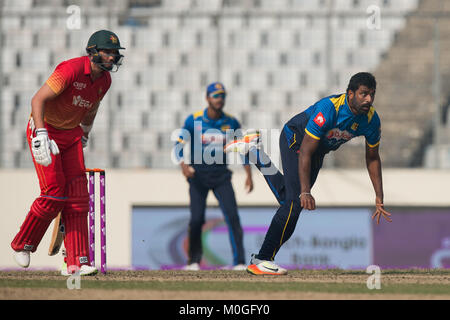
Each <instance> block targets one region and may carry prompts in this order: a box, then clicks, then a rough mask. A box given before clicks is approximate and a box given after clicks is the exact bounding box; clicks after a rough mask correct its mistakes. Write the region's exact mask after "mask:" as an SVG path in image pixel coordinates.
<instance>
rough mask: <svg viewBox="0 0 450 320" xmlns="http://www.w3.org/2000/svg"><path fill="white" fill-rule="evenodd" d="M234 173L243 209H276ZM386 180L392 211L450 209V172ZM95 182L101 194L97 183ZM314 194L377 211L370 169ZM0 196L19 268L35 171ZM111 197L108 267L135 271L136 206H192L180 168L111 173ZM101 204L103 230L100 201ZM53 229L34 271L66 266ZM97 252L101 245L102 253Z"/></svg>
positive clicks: (0, 226) (335, 179) (4, 252)
mask: <svg viewBox="0 0 450 320" xmlns="http://www.w3.org/2000/svg"><path fill="white" fill-rule="evenodd" d="M233 171H234V176H233V185H234V187H235V192H236V196H237V201H238V204H239V205H240V206H242V207H244V206H245V207H260V206H263V207H275V206H276V201H275V198H274V196H273V195H272V194H271V192H270V190H269V188H268V187H267V186H266V183H265V181H264V179H263V178H262V176H261V175H260V174H259V172H257V171H256V170H255V169H254V170H253V177H254V184H255V189H254V191H253V192H252V193H251V194H246V193H245V191H244V181H245V173H244V172H243V170H241V169H237V168H236V169H233ZM383 179H384V192H385V204H386V207H387V209H389V208H395V207H403V208H417V207H420V208H444V209H445V210H446V211H448V209H449V208H450V197H449V196H448V190H450V171H449V170H431V169H429V170H424V169H413V170H411V169H387V170H384V172H383ZM96 183H97V185H96V191H97V196H98V190H99V187H98V181H97V182H96ZM313 192H314V196H315V198H316V202H317V205H318V207H319V208H321V207H365V208H369V209H370V210H372V208H373V202H374V194H373V189H372V186H371V183H370V179H369V177H368V174H367V171H366V170H359V169H358V170H326V169H324V170H323V171H322V172H321V174H320V176H319V178H318V180H317V183H316V185H315V187H314V189H313ZM0 194H1V202H0V208H1V209H0V216H1V223H0V230H1V232H0V257H1V259H0V269H10V268H17V266H16V265H15V263H14V261H13V257H12V250H11V248H10V242H11V240H12V238H13V237H14V235H15V233H16V232H17V230H18V228H19V227H20V224H21V223H22V221H23V219H24V218H25V215H26V214H27V212H28V209H29V207H30V205H31V203H32V201H33V200H34V198H35V197H36V196H37V195H38V194H39V187H38V181H37V177H36V175H35V172H34V170H32V169H19V170H0ZM106 198H107V200H106V203H107V209H106V213H107V219H106V220H107V221H106V223H107V255H108V266H109V267H111V268H130V267H131V265H132V263H131V260H132V252H131V250H132V244H131V241H132V217H131V213H132V209H133V206H141V207H153V206H156V207H167V206H169V207H182V208H187V206H188V203H189V198H188V184H187V183H186V181H185V179H184V178H183V176H182V174H181V172H179V171H178V170H138V169H136V170H117V169H116V170H113V169H111V170H107V175H106ZM208 204H209V205H210V206H217V201H216V199H215V198H214V196H212V195H211V194H210V195H209V197H208ZM96 206H97V210H96V212H97V226H98V225H99V218H98V213H99V201H98V200H97V201H96ZM394 219H395V217H394ZM342 223H343V224H345V223H346V222H345V221H343V222H342ZM51 230H52V226H50V228H49V230H48V231H47V233H46V235H45V236H44V238H43V240H42V242H41V244H40V246H39V249H38V251H37V252H36V253H35V254H33V255H32V260H31V267H32V268H35V269H57V268H59V267H60V266H61V263H62V258H61V256H60V255H57V256H54V257H49V256H48V255H47V251H48V244H49V242H50V235H51ZM97 230H98V229H97ZM96 239H97V241H99V239H100V236H99V232H97V237H96ZM98 248H99V243H98V242H97V251H98ZM98 257H99V256H97V260H99V258H98Z"/></svg>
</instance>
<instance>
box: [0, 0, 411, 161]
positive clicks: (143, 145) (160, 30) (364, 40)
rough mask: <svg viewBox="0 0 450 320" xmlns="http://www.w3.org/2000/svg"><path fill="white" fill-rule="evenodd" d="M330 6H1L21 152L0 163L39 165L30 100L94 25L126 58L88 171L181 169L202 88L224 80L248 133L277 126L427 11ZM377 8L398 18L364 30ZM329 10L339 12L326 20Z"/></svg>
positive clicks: (7, 99)
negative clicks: (182, 132) (74, 14)
mask: <svg viewBox="0 0 450 320" xmlns="http://www.w3.org/2000/svg"><path fill="white" fill-rule="evenodd" d="M330 3H331V2H329V1H326V0H316V1H309V0H277V1H270V0H260V1H233V0H224V1H222V0H161V1H153V0H152V1H146V0H140V1H103V0H102V1H85V0H78V1H70V2H69V1H64V0H34V1H32V0H21V1H15V0H5V1H4V6H3V11H2V12H3V13H2V14H3V16H2V17H1V19H0V23H1V31H2V48H1V50H2V53H1V61H0V63H1V69H0V70H1V72H2V75H3V77H4V79H5V81H4V83H3V86H2V92H1V115H2V119H1V121H2V122H1V123H2V126H1V128H0V129H1V130H3V132H8V134H11V136H12V137H13V138H12V139H14V141H15V142H14V145H15V146H14V148H13V147H11V146H6V145H5V146H2V148H4V149H6V148H13V149H8V150H11V151H13V153H12V154H11V155H8V156H4V158H3V160H2V163H1V165H3V166H5V167H30V166H32V164H30V161H29V160H30V159H29V151H28V147H27V145H26V144H24V143H23V142H21V139H22V138H23V132H24V128H25V125H26V121H27V118H28V116H29V111H30V99H31V97H32V95H33V93H34V92H35V91H36V90H37V89H38V88H39V87H40V86H41V85H42V84H43V83H44V81H45V80H46V79H47V77H48V76H49V75H50V74H51V72H52V71H53V70H54V68H55V67H56V65H57V64H58V63H59V62H61V61H63V60H67V59H70V58H73V57H76V56H79V55H82V54H84V53H85V51H84V48H85V45H86V43H87V40H88V37H89V35H90V34H91V33H92V32H94V31H95V30H97V29H110V30H113V31H114V32H116V33H117V35H118V36H119V38H120V40H121V44H122V45H123V46H124V47H126V50H124V52H123V53H124V55H125V59H124V62H123V66H122V67H121V68H120V70H119V72H117V73H114V74H112V79H113V84H112V87H111V89H110V92H109V93H108V94H107V96H106V97H105V99H104V100H103V102H102V106H101V111H99V114H98V117H97V119H96V121H95V126H94V130H93V132H92V140H91V141H92V145H91V146H89V148H88V152H86V161H87V164H88V166H89V165H91V166H113V167H114V166H117V167H120V168H126V167H152V168H174V167H175V166H176V165H175V164H173V163H172V161H171V158H170V149H171V147H172V145H173V141H171V140H170V135H171V132H173V130H175V129H177V128H179V127H180V126H182V124H183V121H184V119H185V118H186V117H187V116H188V115H189V113H191V112H194V111H196V110H200V109H203V108H204V107H206V102H205V96H204V94H205V92H204V91H205V87H206V85H207V84H208V83H210V82H212V81H216V80H220V81H223V82H224V84H225V86H226V87H227V89H228V90H229V95H228V98H227V104H226V111H227V112H229V113H230V114H233V115H235V116H237V117H238V118H239V120H241V122H242V124H243V126H253V127H257V126H260V127H263V128H277V129H279V128H280V127H281V126H282V124H283V123H284V121H286V120H288V119H289V117H291V116H293V115H294V114H296V113H298V112H300V111H302V110H304V109H305V108H306V107H308V106H309V105H311V104H312V103H314V102H315V101H316V100H317V99H318V98H320V97H321V96H323V95H324V94H331V93H337V92H340V91H343V90H345V87H346V84H347V81H348V78H349V76H350V75H351V74H352V73H354V72H357V71H361V70H369V71H375V70H377V67H378V66H379V65H380V62H382V59H383V55H385V54H386V52H388V51H389V49H390V48H391V47H392V46H393V45H394V42H395V35H396V32H397V31H398V30H400V29H402V28H403V27H404V26H405V24H406V18H405V15H406V14H407V13H408V12H411V11H412V10H415V9H416V8H417V6H418V5H419V2H418V1H417V0H402V1H398V0H396V1H395V5H394V1H393V0H390V1H389V0H384V1H382V0H378V1H366V0H360V1H353V0H335V1H334V6H333V7H329V4H330ZM373 4H375V5H378V6H380V7H381V8H382V9H383V10H387V11H389V12H397V15H393V16H392V17H387V18H386V19H383V20H382V26H383V27H382V29H381V30H376V31H371V30H368V29H367V25H366V19H365V18H363V19H362V18H360V17H358V16H357V15H356V13H358V14H360V13H362V14H366V8H367V7H368V6H370V5H373ZM68 5H78V6H80V8H82V9H83V10H82V11H81V29H79V30H77V29H68V28H67V25H66V22H67V17H69V14H68V13H67V12H66V9H67V6H68ZM129 6H136V7H139V10H138V11H136V12H139V15H137V16H136V17H133V19H131V17H130V19H127V15H128V14H129V13H130V12H132V10H130V7H129ZM85 8H89V9H92V10H91V11H92V14H91V13H90V12H89V11H90V10H84V9H85ZM324 9H325V10H324ZM327 10H330V12H334V13H339V15H337V16H332V18H331V19H329V20H327V19H326V16H325V15H324V12H327ZM133 12H134V11H133ZM399 12H400V13H401V14H400V13H399ZM35 13H36V14H35ZM37 13H38V14H37ZM260 13H261V14H260ZM217 14H218V15H217ZM346 14H347V15H346ZM127 21H128V22H127ZM130 21H134V22H133V23H131V22H130ZM17 96H20V99H18V98H17ZM240 118H242V119H240ZM9 132H11V133H9ZM121 151H123V152H121ZM338 163H339V162H338ZM343 163H344V161H342V162H341V163H340V165H343Z"/></svg>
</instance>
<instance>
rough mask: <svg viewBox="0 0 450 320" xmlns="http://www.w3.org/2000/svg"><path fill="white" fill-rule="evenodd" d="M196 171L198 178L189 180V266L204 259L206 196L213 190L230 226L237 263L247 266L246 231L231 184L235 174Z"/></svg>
mask: <svg viewBox="0 0 450 320" xmlns="http://www.w3.org/2000/svg"><path fill="white" fill-rule="evenodd" d="M195 169H196V172H195V176H194V177H193V178H189V179H188V182H189V195H190V212H191V218H190V222H189V231H188V233H189V252H188V254H189V261H188V263H189V264H191V263H200V260H201V258H202V254H203V250H202V226H203V224H204V223H205V210H206V197H207V196H208V192H209V190H212V191H213V193H214V195H215V197H216V198H217V201H218V202H219V206H220V208H221V210H222V213H223V216H224V218H225V222H226V224H227V226H228V231H229V239H230V244H231V249H232V252H233V264H234V265H236V264H245V257H244V245H243V231H242V227H241V222H240V219H239V215H238V209H237V203H236V198H235V195H234V190H233V186H232V184H231V174H232V173H231V171H229V170H228V169H227V170H220V171H217V170H204V171H203V170H199V169H198V168H195Z"/></svg>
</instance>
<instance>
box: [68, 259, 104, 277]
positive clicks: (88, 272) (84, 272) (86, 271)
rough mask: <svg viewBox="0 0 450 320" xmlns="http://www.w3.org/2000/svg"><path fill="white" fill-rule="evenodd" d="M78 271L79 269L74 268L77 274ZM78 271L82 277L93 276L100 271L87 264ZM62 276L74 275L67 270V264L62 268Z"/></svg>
mask: <svg viewBox="0 0 450 320" xmlns="http://www.w3.org/2000/svg"><path fill="white" fill-rule="evenodd" d="M77 269H78V268H74V271H75V272H76V271H77ZM78 271H79V272H80V276H93V275H96V274H97V273H98V270H97V268H96V267H91V266H88V265H87V264H83V265H82V266H81V268H79V269H78ZM61 275H62V276H66V277H68V276H70V275H72V273H69V271H68V270H67V264H66V263H65V262H64V264H63V266H62V268H61Z"/></svg>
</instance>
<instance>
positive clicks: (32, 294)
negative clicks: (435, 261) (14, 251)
mask: <svg viewBox="0 0 450 320" xmlns="http://www.w3.org/2000/svg"><path fill="white" fill-rule="evenodd" d="M368 276H369V275H368V274H365V273H363V272H360V273H356V272H355V273H352V272H345V271H335V272H333V271H331V272H330V271H320V270H315V271H293V272H290V273H289V274H288V275H286V276H277V277H273V276H262V277H261V276H252V275H250V274H248V273H246V272H245V271H239V272H238V271H234V272H233V271H221V270H215V271H199V272H190V271H180V270H171V271H159V270H154V271H113V272H110V273H108V274H106V275H102V274H99V275H96V276H92V277H88V278H86V280H91V281H98V282H102V281H108V282H114V281H117V282H121V281H125V282H128V281H129V282H131V281H134V282H141V281H142V282H145V281H156V282H158V283H159V282H160V283H164V282H169V281H170V282H180V283H182V282H187V281H189V282H196V281H198V282H227V281H233V282H236V281H239V282H242V283H243V285H245V283H246V282H248V283H254V282H261V283H298V285H299V286H301V285H302V283H303V284H308V283H339V284H345V283H352V284H365V283H366V281H367V278H368ZM66 279H67V278H66V277H63V276H60V275H59V274H58V272H43V271H42V272H40V271H34V272H27V271H21V272H15V271H11V272H5V271H4V272H0V280H1V281H3V283H6V285H5V284H3V285H2V286H0V299H1V300H9V299H18V300H27V299H29V300H46V299H50V300H61V299H75V300H79V299H80V300H105V299H108V300H109V299H112V300H129V299H132V300H141V299H145V300H155V299H157V300H171V299H177V300H210V299H213V300H249V299H251V300H278V299H281V300H291V299H295V300H301V299H308V300H316V299H321V300H327V299H333V300H341V299H354V300H361V299H363V300H366V299H371V300H372V299H413V300H416V299H420V300H423V299H439V300H442V299H445V300H450V295H449V294H409V293H408V294H403V293H399V294H391V293H382V290H381V291H380V293H375V292H371V291H369V290H368V292H367V294H364V293H362V294H361V293H358V294H355V293H330V292H328V293H327V292H309V291H277V292H276V293H274V292H269V291H261V292H255V291H252V292H251V294H249V292H248V291H239V290H233V291H221V290H214V291H213V290H205V291H197V290H196V291H189V290H164V289H162V290H151V289H121V288H120V287H119V288H118V289H94V288H93V289H90V288H89V289H84V290H83V288H82V289H81V290H68V289H66V288H39V287H26V286H25V287H23V288H22V287H20V288H18V287H8V285H7V283H8V281H9V280H11V281H13V280H21V281H22V280H49V281H66ZM82 281H83V280H82ZM382 284H383V285H395V284H417V285H424V284H429V285H432V284H438V285H449V286H450V272H448V271H445V272H442V273H434V272H411V273H408V272H405V273H403V272H401V273H396V272H392V273H386V274H382Z"/></svg>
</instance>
